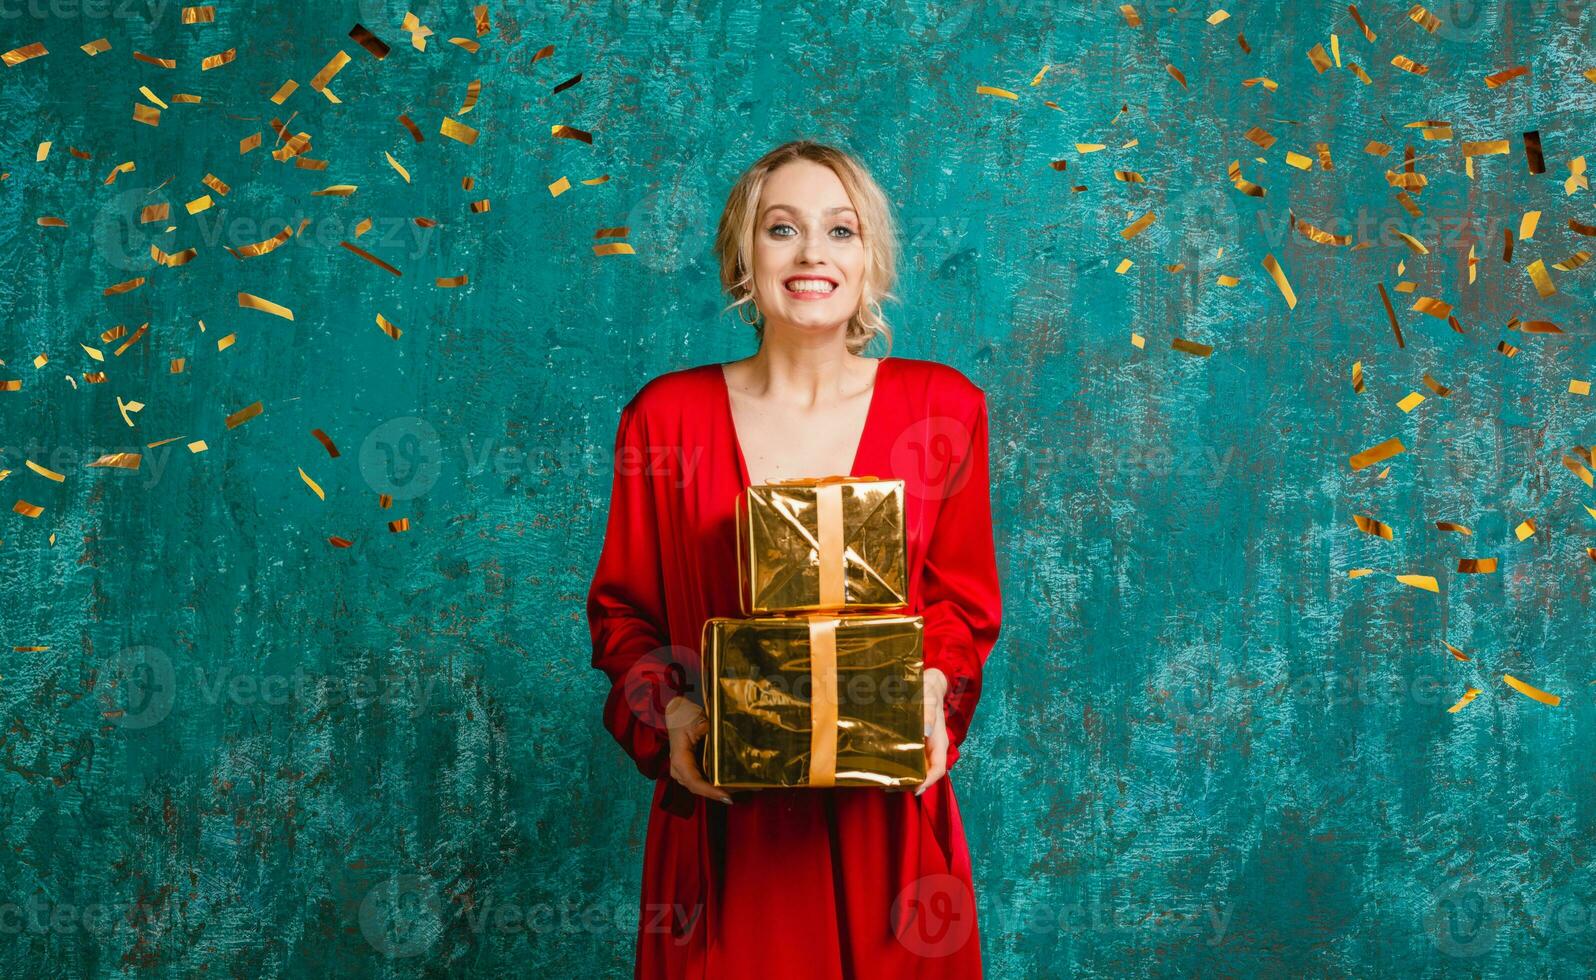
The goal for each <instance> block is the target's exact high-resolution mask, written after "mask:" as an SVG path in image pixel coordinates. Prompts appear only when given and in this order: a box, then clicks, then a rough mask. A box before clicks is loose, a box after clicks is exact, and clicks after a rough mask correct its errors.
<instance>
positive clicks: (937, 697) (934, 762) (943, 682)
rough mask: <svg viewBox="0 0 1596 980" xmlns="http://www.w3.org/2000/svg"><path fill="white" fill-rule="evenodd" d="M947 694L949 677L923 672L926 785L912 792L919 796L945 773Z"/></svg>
mask: <svg viewBox="0 0 1596 980" xmlns="http://www.w3.org/2000/svg"><path fill="white" fill-rule="evenodd" d="M947 694H948V675H946V674H944V673H942V671H940V670H938V669H937V668H935V667H930V668H927V669H926V671H925V782H923V783H921V784H920V788H919V789H917V790H915V791H914V795H915V796H919V795H920V794H921V793H924V792H925V791H926V790H928V789H930V788H931V784H932V783H934V782H936V781H937V780H939V779H941V778H942V777H943V775H944V774H946V773H947V771H948V720H947V716H946V715H944V714H943V713H942V699H943V698H945V697H947Z"/></svg>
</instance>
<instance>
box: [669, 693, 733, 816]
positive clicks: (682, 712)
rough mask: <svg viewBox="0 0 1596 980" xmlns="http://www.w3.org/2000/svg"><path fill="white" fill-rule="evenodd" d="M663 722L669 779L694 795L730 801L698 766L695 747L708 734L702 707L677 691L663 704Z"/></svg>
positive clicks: (706, 719) (723, 791)
mask: <svg viewBox="0 0 1596 980" xmlns="http://www.w3.org/2000/svg"><path fill="white" fill-rule="evenodd" d="M665 724H666V726H667V727H668V728H669V729H670V736H671V778H672V779H674V780H676V781H677V782H678V783H681V784H682V785H683V786H685V787H686V788H687V789H688V791H689V792H692V793H695V794H697V795H698V796H706V797H708V798H710V799H712V800H719V801H720V802H722V803H730V802H731V801H732V799H731V796H730V795H729V794H728V793H727V792H726V791H725V790H723V789H720V788H718V787H716V786H714V785H712V784H711V783H710V782H709V780H707V779H705V778H704V774H703V772H702V771H701V770H700V769H699V768H698V752H697V746H698V743H699V742H700V741H702V740H703V738H704V736H705V735H707V734H709V718H708V716H706V715H705V714H704V709H703V708H701V707H699V706H698V704H697V703H695V702H694V701H693V700H692V699H691V698H688V697H685V696H683V695H680V694H678V695H677V696H676V697H674V698H671V701H670V703H669V704H667V705H666V706H665Z"/></svg>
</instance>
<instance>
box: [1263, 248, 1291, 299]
mask: <svg viewBox="0 0 1596 980" xmlns="http://www.w3.org/2000/svg"><path fill="white" fill-rule="evenodd" d="M1263 267H1264V268H1265V269H1266V270H1268V272H1269V277H1270V278H1271V279H1273V280H1274V281H1275V285H1276V286H1278V287H1279V288H1280V295H1282V296H1284V297H1285V298H1286V306H1288V307H1289V308H1291V309H1293V310H1294V309H1296V308H1297V294H1296V293H1295V292H1293V291H1292V289H1291V283H1290V282H1288V281H1287V280H1286V271H1285V270H1284V269H1282V268H1281V267H1280V263H1279V262H1278V261H1276V260H1275V257H1274V256H1273V255H1272V254H1265V255H1264V257H1263Z"/></svg>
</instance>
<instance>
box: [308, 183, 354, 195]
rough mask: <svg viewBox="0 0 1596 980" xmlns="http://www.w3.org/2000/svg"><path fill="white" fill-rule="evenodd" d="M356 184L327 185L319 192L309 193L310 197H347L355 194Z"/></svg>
mask: <svg viewBox="0 0 1596 980" xmlns="http://www.w3.org/2000/svg"><path fill="white" fill-rule="evenodd" d="M357 186H358V185H356V184H329V185H328V186H326V187H323V188H322V189H321V190H319V191H311V192H310V196H311V197H349V196H350V195H352V194H354V193H355V189H356V187H357Z"/></svg>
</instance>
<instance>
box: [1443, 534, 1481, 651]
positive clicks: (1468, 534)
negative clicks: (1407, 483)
mask: <svg viewBox="0 0 1596 980" xmlns="http://www.w3.org/2000/svg"><path fill="white" fill-rule="evenodd" d="M1435 529H1436V530H1437V531H1456V532H1457V533H1459V534H1466V535H1473V534H1474V532H1473V531H1470V530H1469V529H1468V528H1466V527H1464V526H1463V525H1461V524H1459V523H1457V522H1456V521H1436V522H1435ZM1464 659H1465V660H1466V659H1468V658H1466V657H1465V658H1464Z"/></svg>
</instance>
